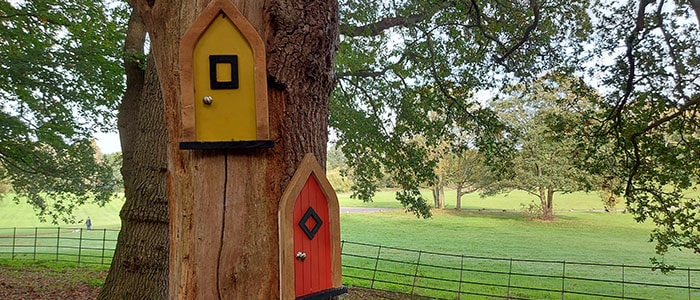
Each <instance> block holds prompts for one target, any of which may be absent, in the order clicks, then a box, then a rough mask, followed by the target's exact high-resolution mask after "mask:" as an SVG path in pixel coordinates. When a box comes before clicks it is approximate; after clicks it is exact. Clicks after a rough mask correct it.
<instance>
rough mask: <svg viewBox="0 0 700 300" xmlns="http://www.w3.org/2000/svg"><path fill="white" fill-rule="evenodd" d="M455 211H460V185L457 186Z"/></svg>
mask: <svg viewBox="0 0 700 300" xmlns="http://www.w3.org/2000/svg"><path fill="white" fill-rule="evenodd" d="M455 209H456V210H461V209H462V185H457V203H456V205H455Z"/></svg>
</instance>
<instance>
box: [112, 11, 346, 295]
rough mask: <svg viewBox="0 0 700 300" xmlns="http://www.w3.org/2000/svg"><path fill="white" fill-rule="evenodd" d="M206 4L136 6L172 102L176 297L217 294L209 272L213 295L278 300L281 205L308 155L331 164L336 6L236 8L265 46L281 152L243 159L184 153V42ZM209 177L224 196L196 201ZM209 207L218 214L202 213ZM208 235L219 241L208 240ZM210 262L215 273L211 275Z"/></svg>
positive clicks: (272, 120)
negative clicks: (181, 77) (181, 49)
mask: <svg viewBox="0 0 700 300" xmlns="http://www.w3.org/2000/svg"><path fill="white" fill-rule="evenodd" d="M208 2H209V1H207V0H185V1H181V0H156V1H153V0H132V1H131V4H132V5H133V6H134V7H135V8H136V9H137V10H138V11H139V13H140V15H141V16H142V17H143V20H144V23H145V24H146V28H147V31H148V32H149V33H150V34H151V49H152V51H153V53H154V54H155V62H156V68H157V70H158V77H159V79H160V82H161V88H162V92H163V100H164V104H165V119H166V124H167V128H168V146H167V157H168V165H167V169H168V175H169V176H168V179H169V180H168V199H169V212H170V229H171V232H170V241H171V247H170V260H171V261H170V277H169V278H170V282H169V283H170V289H169V293H170V298H186V299H192V298H196V297H197V295H203V294H206V293H209V292H208V291H204V292H203V291H202V290H203V289H205V288H209V287H204V286H203V285H204V283H207V281H206V280H202V278H199V277H198V276H201V275H203V273H204V272H203V271H208V272H209V273H211V275H208V274H207V276H210V277H208V278H210V279H211V280H212V281H213V282H212V283H211V284H213V285H214V286H215V290H214V291H213V293H212V294H211V298H226V299H229V298H230V299H277V298H279V275H278V274H279V267H278V266H279V257H278V256H279V255H278V248H279V247H278V246H279V244H278V242H279V241H278V230H277V210H278V204H279V200H280V198H281V195H282V192H283V191H284V188H285V187H286V186H287V183H288V182H289V180H290V179H291V177H292V175H293V173H294V171H295V170H296V168H297V166H298V165H299V163H300V162H301V160H302V159H303V157H304V155H305V154H306V153H313V154H315V156H316V158H317V159H318V160H319V162H320V163H321V165H325V160H326V143H327V140H328V137H327V135H328V115H329V98H330V97H329V96H330V92H331V90H332V88H333V83H334V79H333V61H334V53H335V51H336V48H337V40H336V39H337V22H338V17H337V13H338V4H337V2H336V1H314V2H308V1H294V0H292V1H282V0H277V1H242V0H238V1H233V3H234V4H235V5H236V6H237V7H238V9H239V10H240V11H241V12H242V13H243V15H245V16H246V18H247V19H248V20H249V21H250V22H251V23H252V25H253V26H254V27H255V28H256V30H257V31H258V33H259V34H260V35H261V36H262V37H263V40H264V42H265V44H266V46H267V55H268V61H267V72H268V84H269V90H268V95H269V107H268V109H269V128H270V137H271V139H272V140H274V142H275V146H274V148H272V149H269V150H253V151H245V152H235V151H226V150H220V151H182V150H180V149H179V142H180V135H181V120H180V95H181V91H180V86H179V85H180V81H179V52H178V51H179V44H180V38H181V37H182V36H183V34H184V32H185V31H186V30H187V29H188V28H189V26H190V25H191V24H192V22H193V21H194V20H195V18H196V17H197V16H198V14H199V13H200V12H201V11H202V10H203V9H204V7H205V6H206V5H207V3H208ZM201 174H211V177H212V178H214V179H215V180H212V182H213V183H214V184H217V185H218V184H221V183H222V182H223V186H222V187H217V188H222V189H223V190H225V191H227V192H226V195H223V194H222V195H220V197H219V198H215V199H214V198H212V199H198V195H202V193H203V190H206V189H208V188H209V187H207V186H206V184H205V183H203V181H204V180H203V179H204V178H202V177H201ZM220 178H223V179H224V180H223V181H219V180H217V179H220ZM233 194H235V195H233ZM202 206H205V207H206V208H208V209H209V210H210V211H212V214H211V215H209V216H202V215H200V214H197V213H195V212H198V211H202ZM216 212H220V213H218V214H217V213H216ZM210 217H211V218H210ZM217 224H225V227H224V226H219V227H218V228H217ZM125 229H126V228H125ZM210 229H211V230H212V231H210ZM205 231H209V232H213V236H214V237H216V238H214V237H212V236H209V235H202V233H203V232H205ZM217 234H218V235H217ZM203 241H204V242H203ZM212 249H213V250H212ZM212 251H213V252H212ZM205 253H214V254H215V255H216V257H218V261H216V260H215V261H214V262H213V265H211V264H212V262H210V261H211V257H202V256H204V255H199V254H205ZM192 254H195V255H192ZM203 265H207V266H210V265H211V266H212V267H214V269H209V270H203V268H204V267H203ZM135 288H136V289H138V288H140V287H138V286H137V287H135ZM200 298H201V297H200ZM211 298H207V299H211Z"/></svg>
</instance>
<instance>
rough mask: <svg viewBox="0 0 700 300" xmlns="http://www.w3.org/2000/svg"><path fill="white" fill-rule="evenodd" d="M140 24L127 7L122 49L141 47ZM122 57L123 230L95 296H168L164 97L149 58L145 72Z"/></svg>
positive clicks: (142, 297)
mask: <svg viewBox="0 0 700 300" xmlns="http://www.w3.org/2000/svg"><path fill="white" fill-rule="evenodd" d="M144 40H145V29H144V27H143V24H142V23H141V20H140V18H138V15H137V14H136V13H132V17H131V20H130V23H129V32H128V35H127V41H126V45H125V46H126V48H127V51H128V52H130V51H133V52H134V53H139V52H140V53H143V44H144ZM135 59H136V58H135V57H133V56H131V55H128V56H127V58H126V61H125V69H126V74H127V91H126V94H125V96H124V99H123V100H122V104H121V107H120V110H119V116H118V122H119V133H120V139H121V145H122V155H123V165H122V170H121V171H122V176H123V177H124V192H125V196H126V202H125V203H124V206H123V207H122V210H121V213H120V216H121V219H122V230H121V232H120V233H119V239H118V243H117V248H116V251H115V254H114V259H113V261H112V265H111V267H110V271H109V275H108V276H107V280H106V282H105V285H104V287H103V289H102V291H101V292H100V295H99V296H98V299H165V298H167V296H168V289H167V284H168V257H167V255H164V254H165V253H167V252H168V243H169V236H168V207H167V204H168V202H167V193H166V188H165V184H166V178H167V176H166V175H167V173H166V156H165V149H166V142H167V141H166V135H165V119H164V111H163V101H162V97H161V93H160V86H159V82H158V77H157V75H156V72H155V63H154V62H153V58H149V59H148V67H147V70H146V72H145V76H144V71H143V70H142V69H140V67H139V63H143V62H138V61H135Z"/></svg>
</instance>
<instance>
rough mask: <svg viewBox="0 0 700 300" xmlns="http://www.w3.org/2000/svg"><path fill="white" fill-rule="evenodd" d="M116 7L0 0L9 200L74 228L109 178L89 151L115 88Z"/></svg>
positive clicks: (110, 110) (104, 126)
mask: <svg viewBox="0 0 700 300" xmlns="http://www.w3.org/2000/svg"><path fill="white" fill-rule="evenodd" d="M123 17H124V15H123V9H122V7H121V6H118V5H116V6H115V5H110V6H108V5H107V4H105V3H104V2H102V1H71V2H65V1H52V0H45V1H13V2H8V1H0V23H1V24H2V26H0V37H2V42H1V43H0V107H1V109H0V164H2V165H3V166H4V168H5V170H6V173H4V176H3V178H2V179H3V180H7V181H9V183H10V184H11V185H12V187H13V190H14V192H16V197H15V201H17V202H19V201H27V202H28V203H29V204H31V205H33V206H34V207H35V209H36V211H37V214H38V215H39V218H40V219H41V220H45V219H46V217H47V216H50V218H49V219H50V220H52V221H54V222H56V221H58V220H63V221H66V222H71V221H74V218H73V216H72V215H71V212H72V210H73V209H74V208H75V207H76V206H77V205H80V204H82V203H84V202H86V201H93V200H94V201H96V202H97V203H104V202H105V201H108V200H109V198H110V196H111V195H112V194H113V192H114V191H115V180H114V178H113V176H112V172H111V169H110V167H109V166H108V165H107V164H106V162H105V161H98V160H97V159H96V156H95V149H94V148H93V147H92V140H93V134H94V133H95V131H96V130H108V129H109V128H110V127H111V126H110V124H111V123H112V122H113V120H114V110H115V108H116V105H117V103H118V101H119V97H120V95H121V93H122V92H123V90H124V85H123V81H122V78H123V71H122V70H121V68H120V67H119V66H118V65H117V64H115V63H114V61H116V60H118V59H119V58H120V57H121V49H120V46H119V45H120V43H121V42H122V41H123V27H122V26H123V23H124V22H123Z"/></svg>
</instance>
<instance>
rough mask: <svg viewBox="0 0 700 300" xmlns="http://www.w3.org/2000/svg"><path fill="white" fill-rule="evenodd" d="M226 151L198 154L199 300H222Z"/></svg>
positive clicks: (196, 257)
mask: <svg viewBox="0 0 700 300" xmlns="http://www.w3.org/2000/svg"><path fill="white" fill-rule="evenodd" d="M222 154H223V153H222V151H198V152H196V154H195V155H194V164H193V165H194V169H195V170H197V171H198V172H195V173H194V174H193V176H192V180H193V181H194V183H195V184H194V199H193V201H194V203H193V207H194V209H193V224H192V226H193V227H194V235H193V236H192V241H191V243H193V250H194V251H193V252H192V255H193V257H192V260H194V264H193V266H194V270H193V271H194V273H195V274H196V277H195V278H196V282H197V284H196V286H197V287H200V288H197V289H195V291H194V296H195V297H196V299H219V296H218V294H217V289H214V288H209V287H211V286H212V284H213V283H215V282H217V274H216V272H215V271H214V270H217V269H218V258H219V255H220V253H221V247H222V241H221V237H222V230H223V228H222V226H221V224H222V223H223V217H224V216H223V214H224V201H225V199H224V190H225V183H226V164H225V156H224V155H222Z"/></svg>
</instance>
